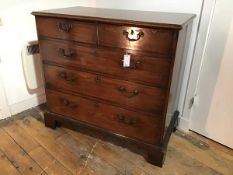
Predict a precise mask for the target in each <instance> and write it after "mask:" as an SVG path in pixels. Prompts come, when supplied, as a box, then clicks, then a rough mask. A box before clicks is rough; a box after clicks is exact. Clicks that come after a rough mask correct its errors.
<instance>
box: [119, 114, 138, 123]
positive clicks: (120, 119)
mask: <svg viewBox="0 0 233 175" xmlns="http://www.w3.org/2000/svg"><path fill="white" fill-rule="evenodd" d="M117 121H118V122H119V123H123V124H126V125H130V126H135V125H137V124H138V121H137V119H128V120H127V119H126V117H125V116H124V115H117Z"/></svg>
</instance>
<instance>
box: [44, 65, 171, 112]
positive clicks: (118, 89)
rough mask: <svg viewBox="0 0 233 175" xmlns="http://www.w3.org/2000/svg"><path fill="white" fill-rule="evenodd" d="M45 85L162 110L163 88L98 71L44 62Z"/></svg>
mask: <svg viewBox="0 0 233 175" xmlns="http://www.w3.org/2000/svg"><path fill="white" fill-rule="evenodd" d="M44 73H45V82H46V85H47V87H53V88H55V89H61V90H69V91H72V92H74V93H78V94H84V95H88V96H92V97H96V98H100V99H103V100H106V101H110V102H112V103H117V104H121V105H123V106H128V107H130V108H134V109H136V110H141V111H146V112H149V113H152V114H153V113H162V111H163V108H164V100H165V93H166V91H165V90H163V89H160V88H156V87H149V86H144V85H141V84H136V83H133V82H128V81H123V80H117V79H111V78H107V77H104V76H101V75H98V74H91V73H87V72H81V71H74V70H70V69H65V68H60V67H56V66H50V65H44Z"/></svg>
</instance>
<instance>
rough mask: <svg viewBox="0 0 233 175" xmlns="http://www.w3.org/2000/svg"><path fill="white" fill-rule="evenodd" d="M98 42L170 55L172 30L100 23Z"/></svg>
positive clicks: (104, 44)
mask: <svg viewBox="0 0 233 175" xmlns="http://www.w3.org/2000/svg"><path fill="white" fill-rule="evenodd" d="M98 31H99V44H100V45H103V46H110V47H118V48H127V49H133V50H140V51H149V52H155V53H157V54H162V55H169V56H170V55H171V53H172V50H173V49H172V41H173V38H174V37H173V35H174V32H173V31H169V30H161V29H150V28H138V27H125V26H114V25H107V24H101V25H100V26H99V30H98Z"/></svg>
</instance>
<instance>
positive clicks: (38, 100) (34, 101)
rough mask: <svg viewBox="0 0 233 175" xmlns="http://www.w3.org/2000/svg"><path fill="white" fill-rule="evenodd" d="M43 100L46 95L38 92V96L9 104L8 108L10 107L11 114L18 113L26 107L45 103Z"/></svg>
mask: <svg viewBox="0 0 233 175" xmlns="http://www.w3.org/2000/svg"><path fill="white" fill-rule="evenodd" d="M45 102H46V97H45V94H44V93H43V94H40V95H38V96H35V97H32V98H29V99H26V100H24V101H21V102H19V103H16V104H13V105H9V108H10V112H11V115H15V114H18V113H20V112H22V111H25V110H27V109H30V108H32V107H35V106H38V105H40V104H42V103H45ZM8 117H10V116H8ZM5 118H6V117H5Z"/></svg>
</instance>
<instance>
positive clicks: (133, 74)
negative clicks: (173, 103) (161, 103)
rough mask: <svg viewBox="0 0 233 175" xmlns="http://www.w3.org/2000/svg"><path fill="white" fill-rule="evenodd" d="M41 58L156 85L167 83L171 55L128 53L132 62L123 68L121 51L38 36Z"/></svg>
mask: <svg viewBox="0 0 233 175" xmlns="http://www.w3.org/2000/svg"><path fill="white" fill-rule="evenodd" d="M40 47H41V54H42V57H43V60H47V61H50V62H55V63H57V64H61V65H69V66H76V67H81V68H84V69H89V70H94V71H97V72H102V73H106V74H110V75H114V76H118V77H120V78H124V79H125V78H126V79H129V80H135V81H139V82H143V83H147V84H151V85H155V86H158V87H167V86H168V77H169V70H170V62H171V60H170V59H166V58H156V57H149V56H142V55H135V54H130V53H129V54H130V55H131V66H130V67H129V68H124V67H123V66H122V64H123V63H122V59H123V56H124V54H125V53H124V52H120V51H114V50H111V49H108V50H106V49H100V48H93V47H84V46H79V45H75V44H73V43H70V42H61V41H59V42H58V41H54V40H53V41H51V40H41V41H40Z"/></svg>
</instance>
